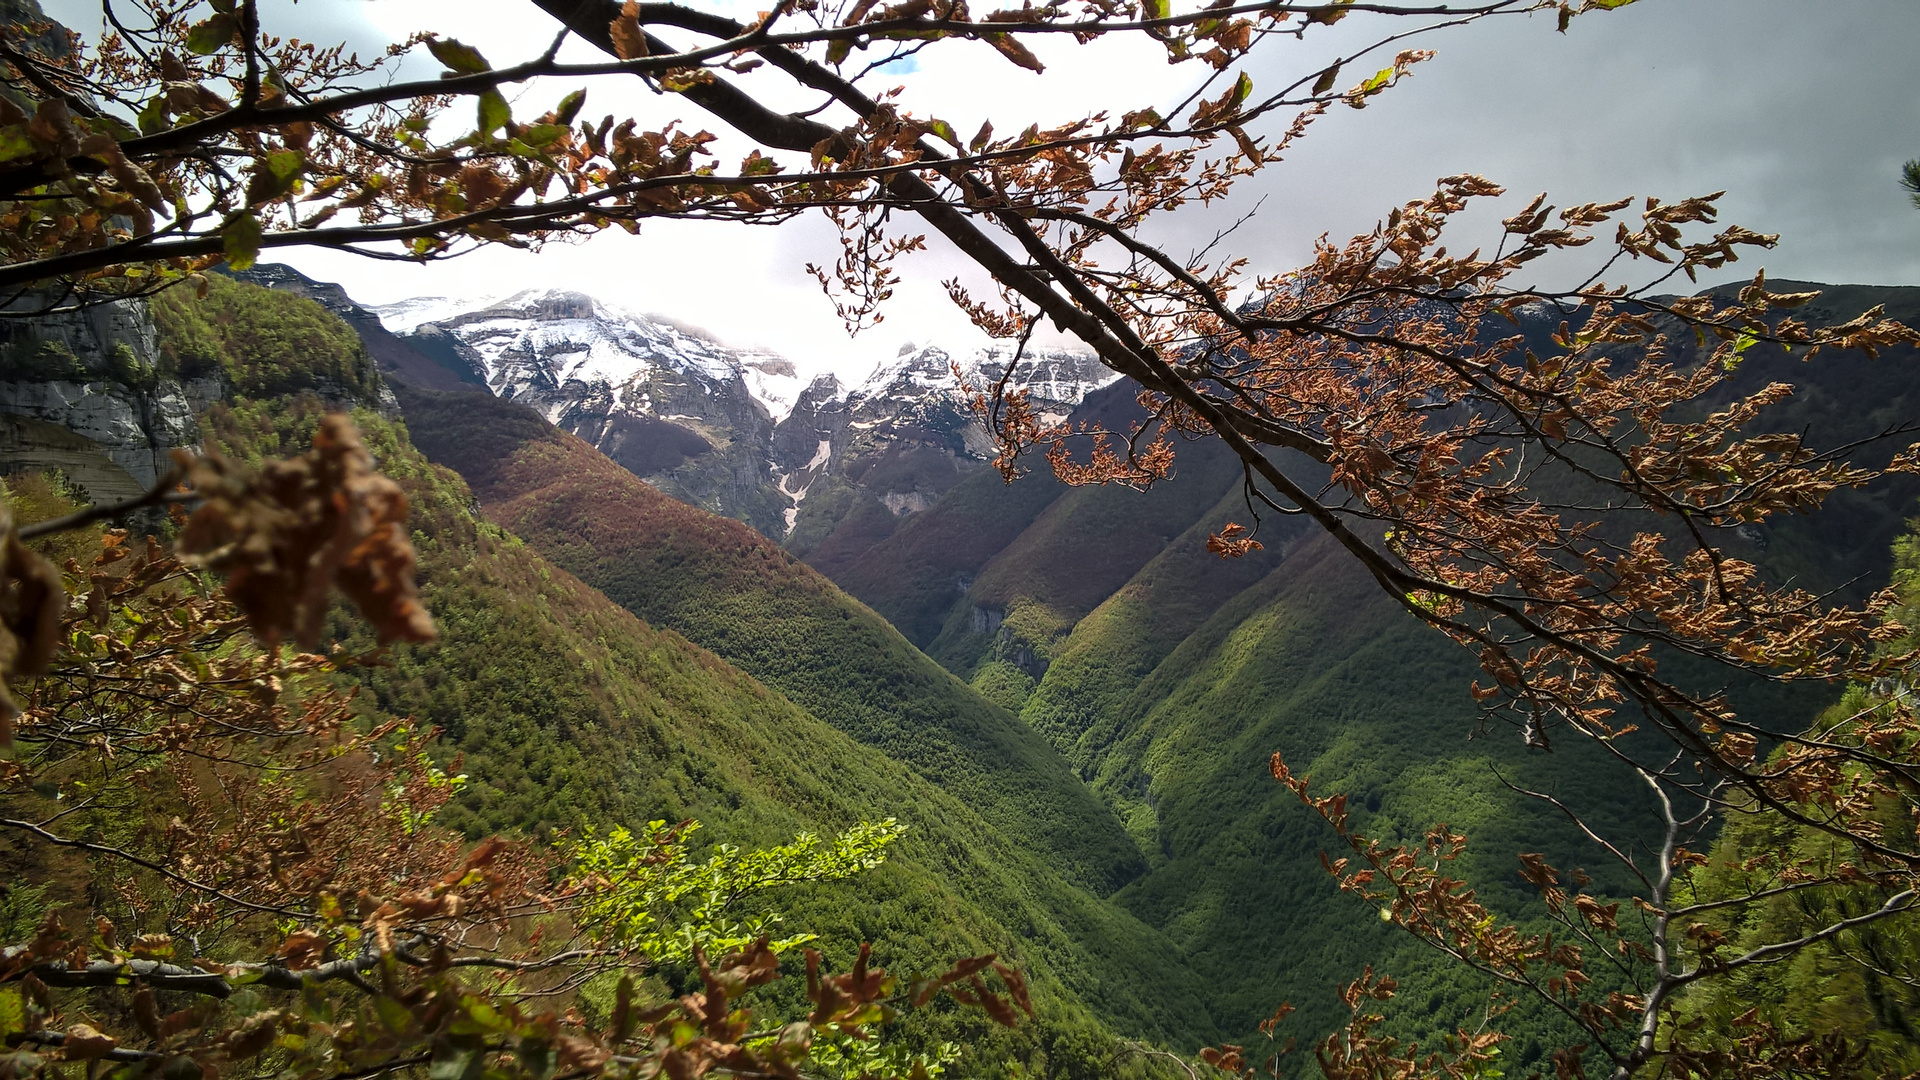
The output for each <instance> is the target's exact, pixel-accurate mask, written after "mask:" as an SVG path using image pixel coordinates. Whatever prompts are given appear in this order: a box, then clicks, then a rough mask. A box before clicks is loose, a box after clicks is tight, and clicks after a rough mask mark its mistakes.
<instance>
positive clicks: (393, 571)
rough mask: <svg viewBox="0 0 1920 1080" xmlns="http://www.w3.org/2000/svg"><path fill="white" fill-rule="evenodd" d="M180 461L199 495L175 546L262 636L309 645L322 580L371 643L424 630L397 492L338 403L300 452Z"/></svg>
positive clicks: (321, 618) (322, 610) (315, 637)
mask: <svg viewBox="0 0 1920 1080" xmlns="http://www.w3.org/2000/svg"><path fill="white" fill-rule="evenodd" d="M184 464H186V465H187V466H188V468H189V469H190V470H191V473H192V477H193V485H194V488H195V490H196V491H198V492H199V493H200V494H201V495H202V497H203V498H204V499H205V502H204V503H202V504H201V506H200V508H199V509H198V510H196V511H195V512H194V514H193V517H192V518H190V519H189V520H188V521H187V527H186V529H185V530H184V531H183V532H182V534H181V537H180V547H181V550H182V551H183V552H185V553H186V554H188V555H189V556H192V557H194V559H195V560H196V561H197V562H198V563H199V564H201V565H204V566H208V567H210V568H212V569H214V570H217V571H220V572H223V573H225V574H226V575H227V594H228V595H229V596H230V597H232V598H233V601H234V603H235V604H237V605H239V607H240V610H241V611H242V612H244V613H245V614H246V616H247V623H248V625H249V626H251V627H252V628H253V631H254V633H255V634H256V635H258V636H259V637H260V638H261V639H262V640H263V641H266V642H267V643H268V644H270V645H271V644H276V643H278V642H279V641H280V640H282V639H283V638H285V637H289V636H291V637H292V638H293V639H294V641H296V642H298V643H299V645H300V646H301V648H304V649H307V650H309V651H311V650H313V649H316V648H318V647H319V644H320V635H321V630H322V629H323V628H324V625H325V620H326V614H327V595H328V588H329V586H330V585H333V584H338V585H339V587H340V590H341V591H342V592H344V593H346V594H347V597H348V599H350V600H352V601H353V602H354V605H355V606H356V607H358V608H359V609H360V611H361V613H362V614H363V615H365V616H366V617H367V618H368V619H369V620H370V621H371V622H372V623H373V625H374V629H375V631H376V632H377V633H378V635H379V638H380V640H381V642H383V643H384V642H389V641H396V640H399V641H431V640H432V639H433V636H434V630H433V620H432V618H431V617H429V616H428V614H427V611H426V609H425V608H424V607H423V606H421V604H420V598H419V593H418V591H417V590H416V589H415V586H414V581H413V568H414V553H413V545H412V543H411V542H410V541H409V540H408V538H407V529H406V525H407V497H406V494H405V493H404V492H402V491H401V490H400V487H399V485H398V484H395V483H394V482H393V481H392V480H390V479H388V478H387V477H385V476H382V475H381V474H380V473H379V472H378V471H376V470H375V469H374V466H373V459H372V458H371V457H370V456H369V455H368V454H367V451H366V449H365V448H364V447H363V446H362V445H361V443H360V432H359V430H358V429H357V428H355V427H354V424H353V421H352V420H351V419H349V418H348V417H347V416H346V415H345V414H344V413H333V414H330V415H328V416H327V417H326V418H325V419H323V420H322V421H321V423H320V430H319V431H318V432H316V433H315V434H314V438H313V449H312V450H311V451H309V452H308V453H306V454H304V455H302V456H300V457H298V458H292V459H289V460H285V461H274V462H269V463H268V464H267V465H266V467H265V468H263V469H261V470H260V471H259V472H258V473H257V474H255V473H251V472H249V471H247V470H245V469H244V468H243V467H242V466H240V465H238V464H236V463H234V462H232V461H229V460H227V459H226V458H223V457H219V456H217V455H208V456H205V457H201V458H194V459H190V460H187V461H185V462H184Z"/></svg>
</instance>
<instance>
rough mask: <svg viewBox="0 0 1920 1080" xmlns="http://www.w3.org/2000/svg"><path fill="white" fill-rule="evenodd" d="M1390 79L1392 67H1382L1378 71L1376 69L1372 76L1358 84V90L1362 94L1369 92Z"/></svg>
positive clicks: (1391, 77) (1385, 83) (1390, 80)
mask: <svg viewBox="0 0 1920 1080" xmlns="http://www.w3.org/2000/svg"><path fill="white" fill-rule="evenodd" d="M1392 81H1393V69H1392V68H1390V67H1383V68H1381V69H1380V70H1379V71H1376V72H1374V73H1373V78H1371V79H1368V80H1367V81H1366V82H1363V83H1361V84H1360V92H1361V93H1363V94H1371V93H1373V92H1375V91H1377V90H1379V89H1380V88H1381V87H1383V86H1385V85H1387V84H1388V83H1390V82H1392Z"/></svg>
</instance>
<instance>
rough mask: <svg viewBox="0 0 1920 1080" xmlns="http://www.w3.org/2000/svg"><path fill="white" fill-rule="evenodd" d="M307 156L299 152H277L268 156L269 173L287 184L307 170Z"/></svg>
mask: <svg viewBox="0 0 1920 1080" xmlns="http://www.w3.org/2000/svg"><path fill="white" fill-rule="evenodd" d="M306 165H307V155H305V154H303V153H301V152H300V151H298V150H276V151H274V152H273V153H271V154H268V155H267V171H268V172H270V173H272V174H273V177H274V179H276V180H280V181H282V182H286V181H289V180H292V179H293V178H294V177H296V176H299V175H300V170H301V169H304V168H306Z"/></svg>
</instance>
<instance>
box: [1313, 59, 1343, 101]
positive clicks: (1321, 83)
mask: <svg viewBox="0 0 1920 1080" xmlns="http://www.w3.org/2000/svg"><path fill="white" fill-rule="evenodd" d="M1339 77H1340V64H1339V63H1338V62H1336V63H1335V64H1334V65H1333V66H1332V67H1330V68H1328V69H1327V70H1325V71H1323V72H1321V73H1320V77H1319V78H1317V79H1315V80H1313V92H1314V93H1316V94H1324V93H1326V92H1327V91H1329V90H1331V89H1333V80H1335V79H1337V78H1339Z"/></svg>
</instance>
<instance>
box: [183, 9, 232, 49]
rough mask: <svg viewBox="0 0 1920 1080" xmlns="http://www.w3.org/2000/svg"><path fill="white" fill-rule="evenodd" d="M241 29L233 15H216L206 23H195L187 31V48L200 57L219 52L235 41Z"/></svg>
mask: <svg viewBox="0 0 1920 1080" xmlns="http://www.w3.org/2000/svg"><path fill="white" fill-rule="evenodd" d="M239 29H240V20H239V19H237V18H235V17H234V16H232V15H227V14H221V15H215V16H213V17H212V18H210V19H208V20H207V21H206V22H202V23H195V24H194V27H193V29H191V30H189V31H187V48H188V49H189V50H190V51H192V52H194V53H195V54H197V55H200V56H207V55H209V54H211V53H216V52H219V51H220V49H221V48H222V47H224V46H225V45H227V44H228V43H229V42H231V41H232V40H233V35H234V34H235V33H236V32H237V31H238V30H239Z"/></svg>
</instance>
